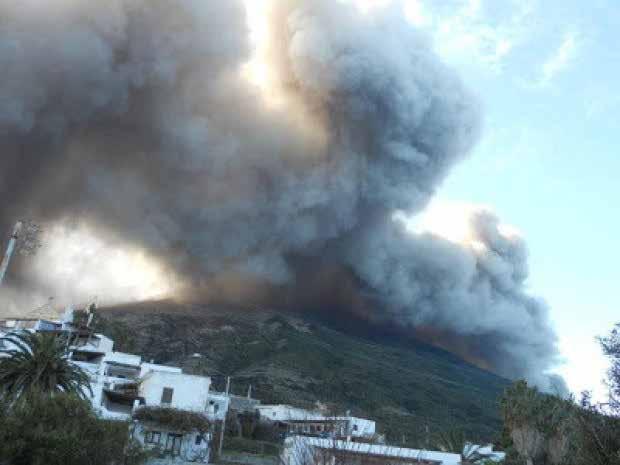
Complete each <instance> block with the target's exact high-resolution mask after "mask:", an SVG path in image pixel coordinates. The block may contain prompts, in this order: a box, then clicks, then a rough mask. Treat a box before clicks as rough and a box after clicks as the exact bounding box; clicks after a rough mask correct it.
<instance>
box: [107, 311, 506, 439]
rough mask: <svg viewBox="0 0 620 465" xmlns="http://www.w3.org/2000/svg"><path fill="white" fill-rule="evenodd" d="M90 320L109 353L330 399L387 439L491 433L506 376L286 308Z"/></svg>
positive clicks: (298, 401)
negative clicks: (110, 345) (457, 431)
mask: <svg viewBox="0 0 620 465" xmlns="http://www.w3.org/2000/svg"><path fill="white" fill-rule="evenodd" d="M98 326H99V328H98V329H99V330H100V331H102V332H104V333H106V334H108V335H109V336H110V337H113V338H114V339H115V341H116V350H121V351H129V352H135V353H139V354H142V355H143V356H144V357H145V358H146V359H154V360H155V361H157V362H160V363H169V364H176V365H179V366H183V367H184V368H185V369H186V370H188V371H190V372H195V373H200V374H206V375H210V376H212V377H213V378H214V381H215V383H216V387H217V386H218V385H219V387H220V388H221V386H222V384H223V379H224V376H232V391H233V392H234V393H237V394H245V393H246V392H247V389H248V386H249V385H250V384H251V385H252V389H253V393H254V396H255V397H257V398H259V399H261V400H262V401H263V402H264V403H270V402H277V403H289V404H294V405H299V406H310V405H312V404H313V403H314V402H316V401H317V400H320V401H322V402H328V403H332V404H334V405H336V406H338V408H339V409H341V410H347V409H350V410H351V411H352V413H353V414H359V415H365V416H368V417H370V418H373V419H375V420H376V421H377V422H378V424H379V426H380V430H381V431H383V432H385V433H386V434H387V435H388V439H390V440H391V441H398V442H401V441H403V439H404V440H405V442H407V443H409V444H415V445H419V446H424V445H425V442H426V441H427V440H428V437H429V436H432V435H433V433H435V432H438V431H441V430H446V429H449V428H462V429H464V430H466V431H468V433H469V436H470V437H471V438H472V439H476V440H483V439H491V438H492V437H493V436H494V435H495V434H496V432H497V431H498V429H499V427H500V422H499V417H498V405H497V402H498V397H499V395H500V394H501V392H502V390H503V389H504V388H505V387H506V386H507V384H508V381H506V380H504V379H503V378H500V377H498V376H496V375H494V374H492V373H489V372H486V371H484V370H481V369H479V368H476V367H474V366H472V365H470V364H468V363H466V362H464V361H462V360H460V359H458V358H457V357H456V356H454V355H452V354H450V353H448V352H445V351H443V350H440V349H436V348H434V347H431V346H428V345H425V344H422V343H419V342H416V341H414V340H411V339H408V340H399V338H388V337H383V338H371V337H359V336H354V335H352V334H351V331H342V330H336V329H333V327H329V326H327V325H326V324H324V323H321V322H319V321H317V320H315V319H313V318H311V317H308V316H292V315H291V314H289V313H278V312H274V311H258V310H253V311H247V310H240V309H237V308H232V307H229V306H213V305H209V306H205V305H180V304H175V303H171V302H151V303H143V304H135V305H127V306H122V307H116V308H111V309H106V310H104V311H102V316H101V318H100V320H99V323H98ZM194 354H201V357H195V356H193V355H194Z"/></svg>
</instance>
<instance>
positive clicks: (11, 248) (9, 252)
mask: <svg viewBox="0 0 620 465" xmlns="http://www.w3.org/2000/svg"><path fill="white" fill-rule="evenodd" d="M21 230H22V222H21V221H18V222H17V223H15V228H14V229H13V234H12V235H11V239H10V240H9V245H8V247H7V248H6V253H5V254H4V258H3V259H2V264H0V285H2V281H3V280H4V276H5V275H6V270H7V269H8V268H9V262H10V261H11V257H12V256H13V253H14V252H15V246H16V245H17V239H18V238H19V233H20V232H21Z"/></svg>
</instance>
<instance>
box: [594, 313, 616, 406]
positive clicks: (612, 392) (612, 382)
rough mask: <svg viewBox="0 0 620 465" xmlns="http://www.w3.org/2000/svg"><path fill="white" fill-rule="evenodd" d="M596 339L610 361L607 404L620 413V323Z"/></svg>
mask: <svg viewBox="0 0 620 465" xmlns="http://www.w3.org/2000/svg"><path fill="white" fill-rule="evenodd" d="M598 341H599V343H600V344H601V348H602V349H603V353H604V354H605V355H606V356H607V357H609V358H610V362H611V366H610V368H609V371H608V373H607V383H608V385H609V405H610V407H611V408H612V409H613V411H614V412H616V413H617V414H620V323H617V324H616V325H615V326H614V329H613V330H612V331H611V332H610V333H609V335H608V336H607V337H600V338H598Z"/></svg>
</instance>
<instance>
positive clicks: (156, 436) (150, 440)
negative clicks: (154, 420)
mask: <svg viewBox="0 0 620 465" xmlns="http://www.w3.org/2000/svg"><path fill="white" fill-rule="evenodd" d="M160 440H161V433H160V432H159V431H147V432H146V434H145V435H144V442H145V443H146V444H159V441H160Z"/></svg>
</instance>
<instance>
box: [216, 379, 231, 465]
mask: <svg viewBox="0 0 620 465" xmlns="http://www.w3.org/2000/svg"><path fill="white" fill-rule="evenodd" d="M229 391H230V376H227V377H226V397H228V392H229ZM229 403H230V401H229ZM229 408H230V405H229ZM225 429H226V414H224V419H223V420H222V431H220V444H219V446H218V448H217V457H218V460H219V458H220V457H221V456H222V446H223V445H224V430H225Z"/></svg>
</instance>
